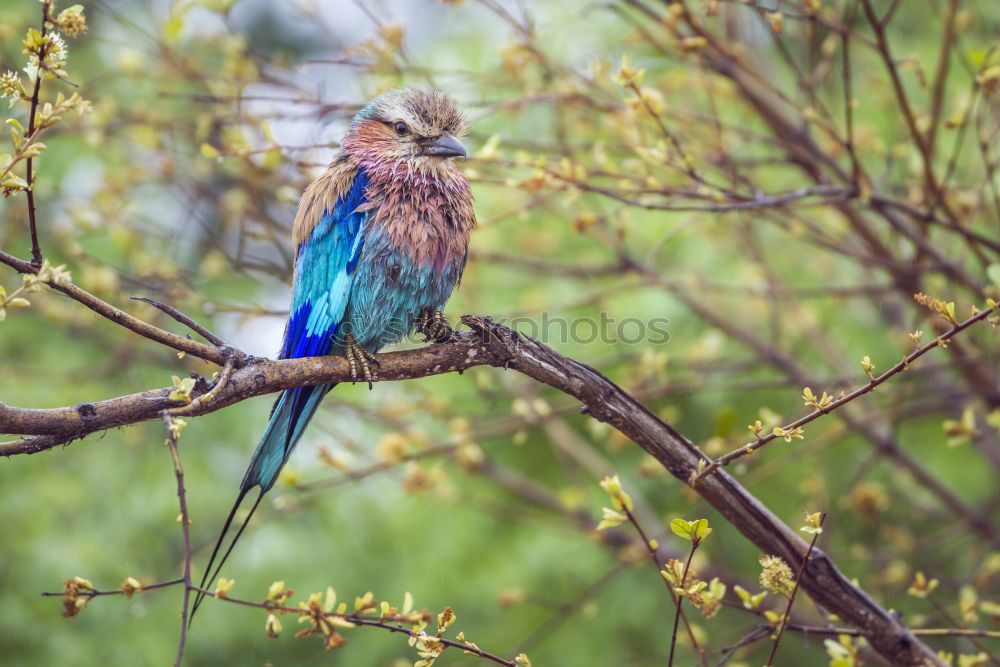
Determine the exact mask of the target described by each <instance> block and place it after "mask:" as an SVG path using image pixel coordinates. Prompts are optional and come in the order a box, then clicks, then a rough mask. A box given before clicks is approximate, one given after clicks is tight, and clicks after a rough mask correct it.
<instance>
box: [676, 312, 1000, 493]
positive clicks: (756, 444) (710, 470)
mask: <svg viewBox="0 0 1000 667" xmlns="http://www.w3.org/2000/svg"><path fill="white" fill-rule="evenodd" d="M996 310H997V309H996V308H987V309H986V310H984V311H981V312H979V313H977V314H975V315H973V316H972V317H970V318H969V319H967V320H965V321H964V322H960V323H958V324H955V325H954V326H953V327H952V328H951V329H949V330H948V331H946V332H945V333H944V334H942V335H941V336H939V337H938V338H936V339H934V340H933V341H932V342H930V343H927V344H926V345H923V346H921V347H919V348H917V349H916V350H914V351H913V352H911V353H910V354H908V355H906V356H905V357H903V359H902V360H901V361H899V362H898V363H897V364H896V365H895V366H893V367H892V368H890V369H889V370H887V371H886V372H885V373H882V374H881V375H879V376H878V377H873V378H872V379H871V381H869V382H868V383H867V384H865V385H862V386H860V387H858V388H857V389H855V390H854V391H852V392H851V393H849V394H846V395H844V396H842V397H841V398H838V399H837V400H835V401H833V402H832V403H830V404H829V405H827V406H826V407H824V408H817V409H816V410H814V411H813V412H810V413H809V414H808V415H806V416H804V417H802V418H800V419H797V420H795V421H793V422H791V423H790V424H786V425H785V426H782V427H781V430H782V431H794V430H795V429H797V428H799V427H801V426H804V425H805V424H808V423H809V422H811V421H814V420H816V419H819V418H820V417H822V416H823V415H827V414H830V413H831V412H833V411H834V410H836V409H837V408H839V407H841V406H843V405H846V404H847V403H850V402H851V401H853V400H854V399H856V398H858V397H859V396H864V395H865V394H867V393H870V392H871V391H874V389H875V388H876V387H878V386H879V385H880V384H882V383H883V382H885V381H886V380H888V379H889V378H891V377H893V376H894V375H898V374H899V373H902V372H903V371H905V370H906V369H907V368H909V365H910V364H911V363H913V362H914V361H916V360H917V359H919V358H920V357H922V356H924V355H925V354H927V353H928V352H930V351H931V350H933V349H934V348H936V347H939V346H941V345H942V344H944V345H947V343H948V341H949V340H951V338H952V337H953V336H955V335H956V334H958V333H960V332H962V331H964V330H965V329H968V328H969V327H970V326H972V325H973V324H975V323H976V322H980V321H982V320H984V319H986V318H987V317H989V316H990V315H991V314H993V313H994V312H995V311H996ZM782 437H784V436H782V435H779V434H778V433H777V432H771V433H769V434H767V435H766V436H764V437H761V438H758V439H757V440H755V441H753V442H748V443H747V444H745V445H743V446H742V447H740V448H739V449H735V450H733V451H731V452H729V453H728V454H725V455H723V456H720V457H719V458H717V459H715V461H713V462H712V463H710V464H708V465H707V466H706V467H705V469H704V470H702V471H701V472H699V473H698V475H697V476H696V477H695V478H694V480H693V482H692V483H693V484H695V485H697V484H698V482H699V481H700V480H701V479H703V478H704V477H707V476H709V475H712V474H714V473H715V472H716V471H717V470H718V469H719V468H721V467H724V466H727V465H729V464H730V463H732V462H733V461H735V460H736V459H740V458H743V457H744V456H747V455H748V454H752V453H754V452H755V451H757V450H758V449H760V448H761V447H763V446H765V445H767V444H768V443H770V442H773V441H775V440H777V439H779V438H782Z"/></svg>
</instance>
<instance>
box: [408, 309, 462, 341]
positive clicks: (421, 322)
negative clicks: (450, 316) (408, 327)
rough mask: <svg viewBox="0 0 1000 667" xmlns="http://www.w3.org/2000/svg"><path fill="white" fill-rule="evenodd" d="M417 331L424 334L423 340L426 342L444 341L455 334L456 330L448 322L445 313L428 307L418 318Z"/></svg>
mask: <svg viewBox="0 0 1000 667" xmlns="http://www.w3.org/2000/svg"><path fill="white" fill-rule="evenodd" d="M417 333H421V334H423V335H424V341H423V342H425V343H429V342H431V341H434V342H435V343H443V342H444V341H446V340H450V339H451V337H452V336H454V335H455V330H454V329H452V328H451V325H450V324H448V320H446V319H445V317H444V313H442V312H441V311H440V310H438V309H437V308H428V309H427V310H424V311H423V312H422V313H420V317H419V318H417Z"/></svg>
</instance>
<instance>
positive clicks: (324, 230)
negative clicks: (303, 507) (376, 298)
mask: <svg viewBox="0 0 1000 667" xmlns="http://www.w3.org/2000/svg"><path fill="white" fill-rule="evenodd" d="M367 184H368V178H367V176H366V175H365V173H364V171H363V170H360V169H359V170H358V172H357V173H356V174H355V177H354V181H353V183H352V184H351V187H350V188H349V189H348V191H347V192H346V193H344V195H343V196H341V197H340V199H338V200H337V203H336V204H335V205H334V207H333V210H332V211H331V210H325V211H323V217H322V218H321V219H320V221H319V222H318V224H317V225H316V226H315V227H314V228H313V231H312V233H311V235H310V236H309V238H308V239H306V241H305V242H303V243H302V245H301V246H300V247H299V248H298V254H297V258H296V264H295V280H294V283H293V286H292V310H291V313H292V314H291V317H289V319H288V325H287V326H286V328H285V340H284V342H283V343H282V346H281V358H283V359H293V358H298V357H311V356H318V355H324V354H330V352H331V351H333V348H334V336H335V335H336V333H337V329H338V327H339V326H340V325H341V322H342V321H343V318H344V313H345V311H346V309H347V302H348V300H349V299H350V295H351V287H352V283H353V280H354V271H355V268H356V266H357V261H358V256H359V255H360V251H361V246H362V244H363V243H364V226H365V221H366V220H367V216H368V214H367V213H366V212H364V211H358V208H359V207H361V206H362V205H364V204H365V201H366V200H365V187H366V185H367ZM332 386H333V385H320V386H316V387H301V388H296V389H288V390H286V391H284V392H282V394H281V396H280V397H279V398H278V401H277V402H276V403H275V404H274V409H273V410H272V411H271V418H270V420H269V421H268V423H267V429H266V430H265V431H264V435H263V436H262V437H261V439H260V443H259V444H258V445H257V449H256V450H255V451H254V453H253V457H252V458H251V459H250V465H249V467H248V468H247V472H246V475H244V477H243V483H242V484H241V485H240V493H239V496H238V497H237V499H236V503H235V504H234V505H233V508H232V510H231V511H230V512H229V517H228V518H227V519H226V523H225V526H223V529H222V533H221V534H220V535H219V539H218V541H217V542H216V544H215V548H214V549H213V550H212V556H211V558H210V560H209V563H208V568H207V569H206V570H205V575H204V577H203V578H202V582H201V587H202V588H205V587H206V585H207V583H208V582H210V581H212V580H214V578H215V576H216V575H218V573H219V571H220V570H221V569H222V566H223V564H224V563H225V562H226V559H227V558H228V557H229V554H230V553H231V552H232V550H233V547H234V546H235V545H236V542H237V540H239V538H240V536H241V535H242V534H243V530H244V528H246V525H247V523H248V522H249V521H250V517H251V516H253V513H254V511H255V510H256V509H257V506H258V505H259V504H260V500H261V498H262V497H263V496H264V494H265V493H267V491H268V490H269V489H270V488H271V487H272V486H273V485H274V482H275V481H276V480H277V479H278V473H280V472H281V469H282V467H284V465H285V462H286V461H287V460H288V457H289V456H290V455H291V453H292V449H294V447H295V445H296V443H298V441H299V438H300V437H302V432H303V431H304V430H305V427H306V424H308V423H309V420H310V419H311V418H312V416H313V414H314V413H315V412H316V408H317V407H319V403H320V401H321V400H322V399H323V396H325V395H326V392H328V391H329V390H330V389H331V387H332ZM254 486H259V487H260V494H259V495H258V496H257V500H256V502H255V503H254V505H253V507H252V508H251V509H250V514H249V515H248V516H247V518H246V519H245V520H244V521H243V523H242V524H241V526H240V528H239V530H238V531H237V533H236V536H235V537H234V538H233V539H232V541H231V542H230V544H229V548H228V549H226V551H225V553H224V554H223V555H222V558H221V560H220V561H219V564H218V566H217V567H216V568H215V569H214V571H213V569H212V565H213V564H214V563H215V558H216V556H217V555H218V554H219V549H220V547H221V546H222V544H223V541H224V540H225V538H226V534H227V533H228V532H229V527H230V526H231V525H232V522H233V519H234V518H235V516H236V511H237V509H238V508H239V506H240V504H242V502H243V499H244V498H245V497H246V495H247V493H248V492H249V491H250V489H252V488H253V487H254ZM203 597H204V595H203V594H201V593H199V594H198V596H197V597H196V599H195V604H194V611H197V609H198V606H199V605H200V603H201V601H202V599H203ZM190 618H191V619H193V618H194V613H193V611H192V614H191V617H190Z"/></svg>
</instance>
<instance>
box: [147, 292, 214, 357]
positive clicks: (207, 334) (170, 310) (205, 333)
mask: <svg viewBox="0 0 1000 667" xmlns="http://www.w3.org/2000/svg"><path fill="white" fill-rule="evenodd" d="M129 299H131V300H132V301H142V302H143V303H148V304H149V305H151V306H153V307H154V308H156V309H158V310H162V311H163V312H164V313H166V314H167V315H169V316H170V317H172V318H174V319H175V320H177V321H178V322H180V323H181V324H183V325H184V326H186V327H189V328H190V329H191V330H193V331H194V332H195V333H197V334H199V335H201V337H202V338H204V339H205V340H207V341H208V342H209V343H211V344H212V345H216V346H218V347H229V344H228V343H227V342H226V341H224V340H222V339H221V338H219V337H218V336H216V335H215V334H214V333H212V332H211V331H209V330H208V329H207V328H205V327H204V326H203V325H201V324H198V323H197V322H195V321H194V320H192V319H191V318H190V317H188V316H187V315H185V314H184V313H182V312H181V311H179V310H177V309H176V308H174V307H173V306H168V305H167V304H165V303H160V302H159V301H154V300H153V299H149V298H146V297H144V296H130V297H129Z"/></svg>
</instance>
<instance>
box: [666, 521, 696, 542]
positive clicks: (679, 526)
mask: <svg viewBox="0 0 1000 667" xmlns="http://www.w3.org/2000/svg"><path fill="white" fill-rule="evenodd" d="M670 530H671V532H673V534H674V535H676V536H677V537H682V538H684V539H685V540H690V539H691V524H690V523H688V522H687V521H685V520H684V519H674V520H673V521H671V522H670Z"/></svg>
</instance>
